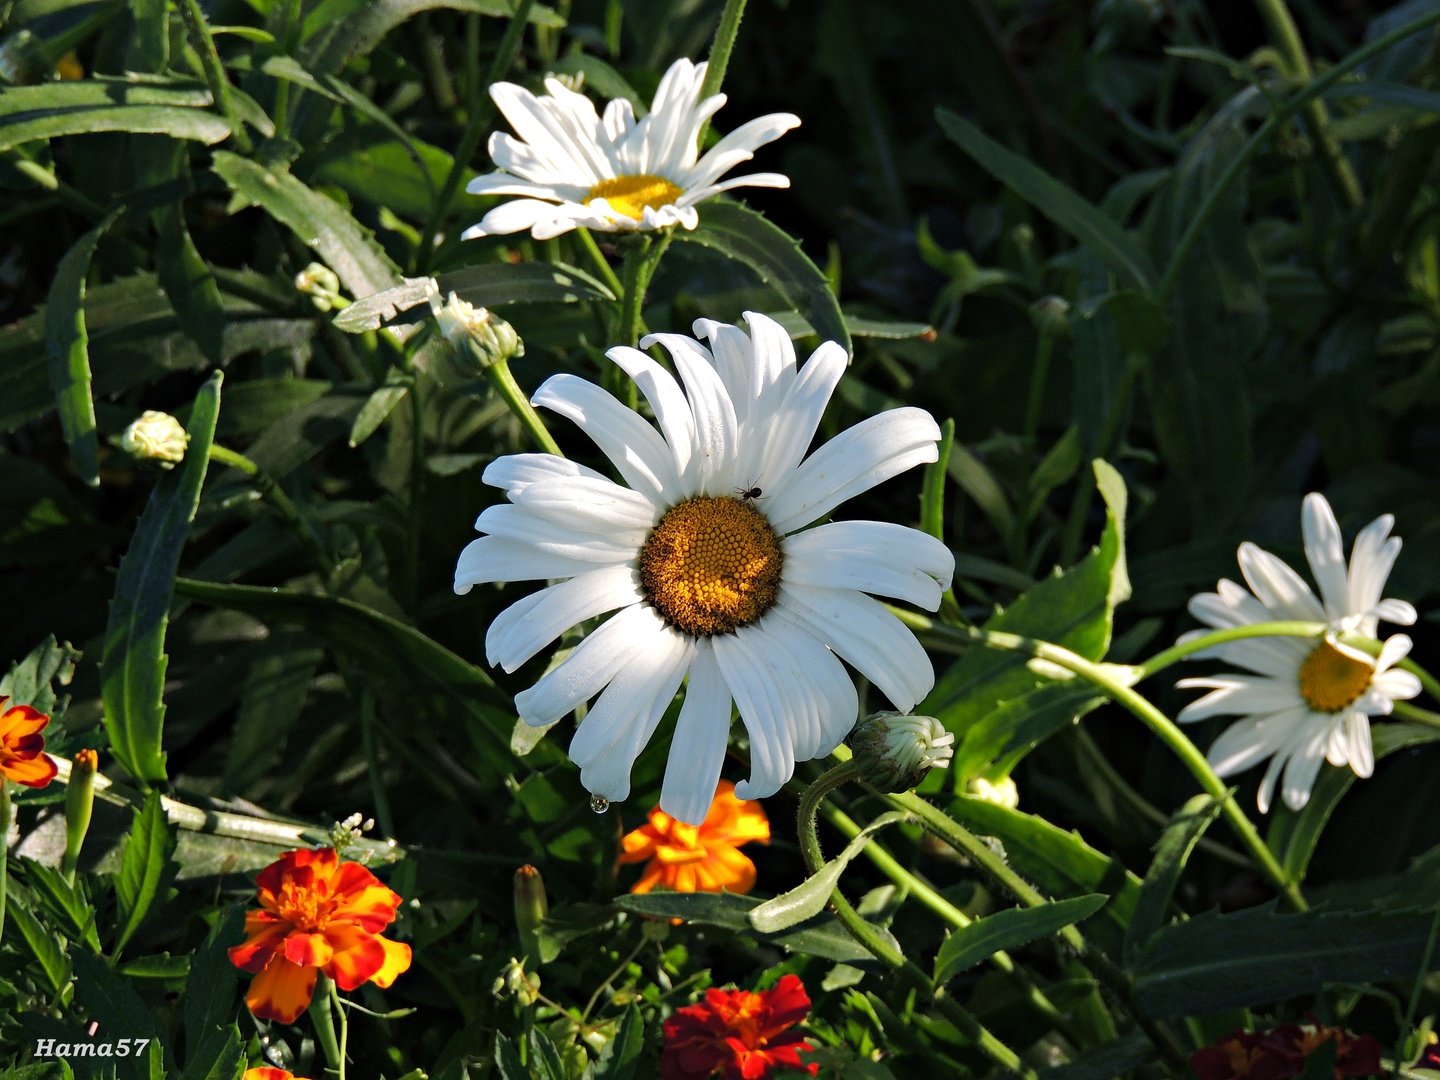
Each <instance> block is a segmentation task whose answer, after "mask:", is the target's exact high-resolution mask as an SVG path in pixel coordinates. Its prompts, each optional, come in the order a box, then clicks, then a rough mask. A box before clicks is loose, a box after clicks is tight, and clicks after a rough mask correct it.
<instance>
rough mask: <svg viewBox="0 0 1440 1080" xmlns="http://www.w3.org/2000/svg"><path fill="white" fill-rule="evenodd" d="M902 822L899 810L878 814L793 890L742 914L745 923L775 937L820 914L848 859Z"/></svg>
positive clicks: (848, 862) (834, 888)
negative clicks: (836, 853)
mask: <svg viewBox="0 0 1440 1080" xmlns="http://www.w3.org/2000/svg"><path fill="white" fill-rule="evenodd" d="M906 820H908V818H907V815H905V814H904V813H901V812H900V811H891V812H890V813H887V814H881V815H880V816H879V817H878V818H876V819H875V820H874V821H872V822H871V823H870V824H869V825H867V826H865V828H863V829H861V830H860V831H859V832H858V833H857V834H856V835H855V836H854V838H853V839H852V840H851V841H850V842H849V843H848V844H846V845H845V849H844V850H843V851H841V852H840V854H839V855H837V856H835V858H833V859H830V860H829V861H828V862H826V863H825V865H824V866H822V867H820V869H819V870H816V871H815V872H814V873H813V874H811V875H810V876H809V877H808V878H806V879H805V880H804V881H803V882H801V883H800V884H799V885H797V886H796V887H795V888H793V889H791V890H790V891H789V892H784V893H781V894H780V895H779V896H774V897H771V898H770V899H769V900H766V901H765V902H764V903H762V904H759V905H757V906H756V907H753V908H751V909H750V911H749V912H747V913H746V916H745V919H746V921H747V922H749V924H750V925H751V926H752V927H754V928H755V929H756V930H759V931H760V932H761V933H762V934H778V933H779V932H780V931H782V930H788V929H789V928H790V927H792V926H795V925H796V924H797V923H802V922H804V921H805V920H806V919H810V918H813V917H814V916H816V915H818V914H820V912H822V911H824V910H825V905H826V904H827V903H829V901H830V896H831V894H832V893H834V891H835V890H836V888H837V887H838V886H839V884H840V875H841V874H843V873H844V872H845V868H846V867H847V866H849V865H850V862H851V860H853V859H854V858H855V857H856V856H857V855H859V854H860V852H861V851H863V850H864V849H865V845H866V844H868V843H869V842H870V838H871V837H872V836H874V835H875V834H876V833H877V832H879V831H880V830H881V829H883V828H884V827H885V826H886V825H894V824H896V823H897V822H901V821H906Z"/></svg>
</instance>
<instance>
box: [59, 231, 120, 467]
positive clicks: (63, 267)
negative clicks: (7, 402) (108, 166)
mask: <svg viewBox="0 0 1440 1080" xmlns="http://www.w3.org/2000/svg"><path fill="white" fill-rule="evenodd" d="M115 216H116V215H115V214H113V213H112V214H111V215H110V216H109V217H107V218H105V220H104V221H102V222H100V224H99V225H96V226H95V228H93V229H91V230H90V231H89V232H87V233H86V234H85V235H84V236H82V237H80V239H79V240H76V241H75V243H74V245H73V246H72V247H71V248H70V250H69V251H67V252H66V253H65V257H64V258H63V259H61V260H60V265H59V267H58V268H57V269H56V271H55V278H54V280H53V281H51V282H50V294H49V296H48V297H47V298H46V303H45V355H46V356H47V357H48V358H49V362H50V386H51V388H52V389H53V390H54V392H55V407H56V410H57V411H58V412H59V414H60V426H61V427H62V428H63V429H64V431H65V441H66V442H67V443H69V444H70V460H71V461H72V462H74V464H75V471H76V472H77V473H79V474H80V479H81V480H83V481H84V482H85V483H87V484H89V485H90V486H91V487H95V486H96V485H98V484H99V483H100V456H99V455H100V443H99V439H98V438H97V436H96V434H95V399H94V398H93V397H92V395H91V392H90V337H89V334H88V333H87V332H86V330H85V277H86V275H87V274H89V272H90V260H91V259H92V258H93V257H94V255H95V247H96V245H97V244H99V243H100V237H101V235H102V234H103V233H104V232H105V230H106V229H108V228H109V227H110V225H111V223H112V222H113V221H114V220H115Z"/></svg>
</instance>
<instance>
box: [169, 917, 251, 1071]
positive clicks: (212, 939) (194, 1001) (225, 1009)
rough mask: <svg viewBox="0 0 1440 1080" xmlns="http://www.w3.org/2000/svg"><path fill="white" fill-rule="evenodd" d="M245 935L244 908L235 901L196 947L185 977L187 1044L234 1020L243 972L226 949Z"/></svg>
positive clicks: (211, 1033) (226, 1025)
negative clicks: (236, 999) (203, 940)
mask: <svg viewBox="0 0 1440 1080" xmlns="http://www.w3.org/2000/svg"><path fill="white" fill-rule="evenodd" d="M244 937H245V908H244V907H243V906H242V905H239V904H236V905H234V906H232V907H231V908H229V910H227V911H226V912H225V914H224V916H223V917H222V918H221V919H220V920H219V921H218V922H217V923H216V924H215V926H214V927H213V928H212V929H211V931H210V934H209V935H208V936H207V937H206V939H205V944H204V945H202V946H201V947H200V948H199V949H197V950H196V951H195V956H194V959H193V961H192V962H191V964H190V975H189V978H187V979H186V980H185V1005H184V1009H185V1045H186V1046H192V1047H193V1046H198V1045H200V1044H201V1043H202V1042H203V1041H204V1040H205V1039H207V1038H211V1037H213V1033H214V1032H217V1031H220V1030H221V1029H224V1028H228V1027H230V1026H231V1025H232V1024H233V1023H234V1020H235V1009H236V1002H235V993H236V991H237V990H238V988H239V986H240V972H239V969H238V968H236V967H235V965H234V964H232V963H231V962H230V956H229V953H228V952H227V951H226V950H227V949H228V948H229V947H230V946H232V945H238V944H240V942H241V941H242V940H243V939H244Z"/></svg>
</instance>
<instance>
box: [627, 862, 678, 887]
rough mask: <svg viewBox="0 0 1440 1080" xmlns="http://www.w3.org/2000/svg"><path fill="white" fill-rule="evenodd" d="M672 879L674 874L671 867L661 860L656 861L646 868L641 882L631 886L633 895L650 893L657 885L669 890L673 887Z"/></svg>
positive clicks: (641, 876)
mask: <svg viewBox="0 0 1440 1080" xmlns="http://www.w3.org/2000/svg"><path fill="white" fill-rule="evenodd" d="M672 877H673V874H672V872H671V871H670V869H669V867H667V866H665V864H663V863H662V862H660V860H658V859H654V860H651V862H650V864H649V865H648V866H646V867H645V872H644V873H642V874H641V875H640V880H639V881H637V882H635V884H634V885H631V886H630V891H631V892H632V893H648V892H649V891H650V890H652V889H653V888H655V886H656V885H662V886H664V887H665V888H667V889H668V888H670V887H671V880H670V879H671V878H672Z"/></svg>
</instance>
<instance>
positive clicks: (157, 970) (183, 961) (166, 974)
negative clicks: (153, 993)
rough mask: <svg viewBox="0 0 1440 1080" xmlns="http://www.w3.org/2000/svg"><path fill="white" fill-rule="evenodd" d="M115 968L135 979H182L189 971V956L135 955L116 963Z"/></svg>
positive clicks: (167, 954) (164, 954) (163, 954)
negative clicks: (130, 958)
mask: <svg viewBox="0 0 1440 1080" xmlns="http://www.w3.org/2000/svg"><path fill="white" fill-rule="evenodd" d="M115 970H116V971H118V972H119V973H120V974H121V975H125V976H127V977H130V978H136V979H166V980H169V979H183V978H185V976H186V975H187V974H189V972H190V957H189V956H187V955H183V954H182V955H180V956H171V955H170V954H169V953H157V954H155V955H154V956H137V957H136V958H135V959H134V960H126V961H125V962H124V963H123V964H119V965H117V966H116V968H115Z"/></svg>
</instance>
